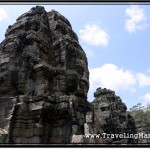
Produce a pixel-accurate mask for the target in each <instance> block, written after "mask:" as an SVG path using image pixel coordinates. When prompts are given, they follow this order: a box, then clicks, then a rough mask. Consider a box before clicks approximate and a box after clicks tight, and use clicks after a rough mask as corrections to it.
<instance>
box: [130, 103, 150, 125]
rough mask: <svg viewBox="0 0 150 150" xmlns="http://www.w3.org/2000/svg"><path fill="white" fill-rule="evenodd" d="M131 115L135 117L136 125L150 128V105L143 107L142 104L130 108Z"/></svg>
mask: <svg viewBox="0 0 150 150" xmlns="http://www.w3.org/2000/svg"><path fill="white" fill-rule="evenodd" d="M130 113H131V115H132V116H133V118H134V120H135V123H136V125H146V126H148V127H150V104H148V105H147V106H146V107H143V106H142V104H141V103H138V104H137V105H135V106H133V107H132V108H130Z"/></svg>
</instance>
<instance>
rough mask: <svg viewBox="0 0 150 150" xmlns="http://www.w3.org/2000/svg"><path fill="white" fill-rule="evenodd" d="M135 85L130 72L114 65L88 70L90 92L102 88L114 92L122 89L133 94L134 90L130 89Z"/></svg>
mask: <svg viewBox="0 0 150 150" xmlns="http://www.w3.org/2000/svg"><path fill="white" fill-rule="evenodd" d="M135 84H136V79H135V78H134V75H133V74H132V73H131V72H130V71H128V70H123V69H121V68H119V67H118V66H115V65H114V64H105V65H103V66H101V67H99V68H93V69H90V90H95V89H96V88H98V87H102V88H108V89H112V90H115V91H118V90H122V89H124V90H129V91H130V92H135V88H133V87H132V86H133V85H135Z"/></svg>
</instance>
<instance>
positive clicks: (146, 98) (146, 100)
mask: <svg viewBox="0 0 150 150" xmlns="http://www.w3.org/2000/svg"><path fill="white" fill-rule="evenodd" d="M141 99H142V100H144V102H143V105H145V104H147V103H150V93H147V94H145V95H144V96H143V97H141Z"/></svg>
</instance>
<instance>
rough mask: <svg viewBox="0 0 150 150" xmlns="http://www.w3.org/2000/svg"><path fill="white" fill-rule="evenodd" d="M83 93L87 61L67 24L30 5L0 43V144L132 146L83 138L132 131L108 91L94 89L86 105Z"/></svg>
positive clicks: (86, 85) (56, 15)
mask: <svg viewBox="0 0 150 150" xmlns="http://www.w3.org/2000/svg"><path fill="white" fill-rule="evenodd" d="M88 90H89V71H88V61H87V57H86V54H85V52H84V51H83V49H82V47H81V46H80V44H79V41H78V37H77V35H76V33H75V32H74V31H73V30H72V27H71V24H70V22H69V21H68V20H67V19H66V18H65V17H64V16H62V15H61V14H60V13H58V12H57V11H55V10H52V11H50V12H46V11H45V9H44V7H41V6H36V7H33V8H32V9H31V10H30V11H28V12H27V13H25V14H23V15H21V16H20V17H18V18H17V20H16V23H14V24H13V25H11V26H9V27H8V29H7V31H6V34H5V40H3V41H2V42H1V44H0V128H1V130H4V131H6V132H7V138H4V139H5V140H3V142H1V143H5V144H95V143H99V144H106V143H107V144H108V143H109V144H113V143H120V144H122V143H124V144H133V143H136V141H135V140H134V139H109V138H106V139H100V138H99V139H98V138H87V137H85V135H87V134H101V133H103V132H106V133H124V132H125V133H135V132H136V128H135V124H134V120H133V118H132V117H131V116H130V114H129V113H128V112H127V111H126V106H125V104H124V103H122V102H121V99H120V98H119V97H117V96H115V93H114V92H113V91H111V90H107V89H100V88H98V89H97V91H96V92H95V93H94V96H95V100H94V101H93V102H92V103H90V102H88V101H87V93H88ZM6 132H5V133H4V134H3V133H1V135H6Z"/></svg>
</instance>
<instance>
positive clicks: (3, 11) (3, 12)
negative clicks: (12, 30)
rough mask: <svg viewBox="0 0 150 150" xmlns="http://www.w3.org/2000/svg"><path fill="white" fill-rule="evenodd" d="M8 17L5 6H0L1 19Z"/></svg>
mask: <svg viewBox="0 0 150 150" xmlns="http://www.w3.org/2000/svg"><path fill="white" fill-rule="evenodd" d="M6 18H7V13H6V11H5V10H4V9H3V8H0V21H3V20H4V19H6Z"/></svg>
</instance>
